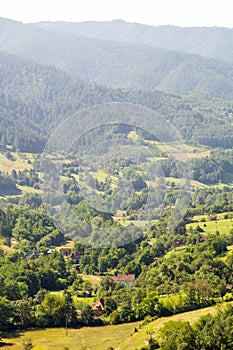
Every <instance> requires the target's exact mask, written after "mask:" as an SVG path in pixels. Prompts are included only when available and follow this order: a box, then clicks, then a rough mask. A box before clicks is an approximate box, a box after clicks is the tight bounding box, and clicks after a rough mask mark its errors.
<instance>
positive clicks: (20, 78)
mask: <svg viewBox="0 0 233 350" xmlns="http://www.w3.org/2000/svg"><path fill="white" fill-rule="evenodd" d="M120 101H122V102H130V103H136V104H140V105H143V106H146V107H149V108H152V109H154V110H156V111H157V112H158V113H160V114H162V115H163V117H165V118H166V119H168V120H170V121H171V122H172V123H173V124H174V125H175V126H176V127H177V129H178V130H179V131H180V133H181V134H182V136H183V138H184V139H185V140H188V142H194V143H195V144H205V145H210V146H211V147H218V146H222V147H226V148H229V145H231V144H232V139H233V128H232V124H231V123H232V117H231V112H232V111H233V106H232V104H231V103H229V102H226V101H224V100H219V99H215V98H209V97H208V96H207V97H206V98H205V97H204V96H202V97H200V96H198V95H190V96H189V97H188V98H182V97H180V96H178V95H172V94H167V93H163V92H161V91H153V92H145V91H130V90H121V89H111V88H106V87H103V86H98V85H94V84H88V83H85V82H83V81H81V80H79V79H77V78H74V77H72V76H70V75H68V74H67V73H65V72H63V71H61V70H57V69H56V68H53V67H48V66H43V65H40V64H37V63H32V62H30V61H27V60H24V59H22V58H20V57H18V56H14V55H10V54H6V53H0V118H1V124H0V140H1V143H2V144H3V145H5V144H8V145H13V146H14V147H15V148H16V149H17V148H19V149H20V150H21V151H33V152H39V151H41V150H42V149H43V147H44V144H45V142H46V140H47V139H48V137H49V134H50V133H51V131H52V130H53V128H54V127H55V126H56V125H58V124H59V123H60V122H61V121H63V120H64V119H65V118H67V117H70V116H71V115H73V114H74V113H76V112H77V111H78V110H80V109H82V108H85V107H88V106H92V105H96V104H102V103H107V102H120Z"/></svg>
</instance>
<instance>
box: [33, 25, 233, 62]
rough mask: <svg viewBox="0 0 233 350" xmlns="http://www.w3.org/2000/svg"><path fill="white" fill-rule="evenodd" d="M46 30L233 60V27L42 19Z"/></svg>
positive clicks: (41, 26)
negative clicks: (73, 21)
mask: <svg viewBox="0 0 233 350" xmlns="http://www.w3.org/2000/svg"><path fill="white" fill-rule="evenodd" d="M37 25H38V26H39V27H40V28H42V29H45V30H52V31H55V32H57V33H65V34H72V35H78V36H85V37H88V38H96V39H103V40H110V41H121V42H126V43H134V44H142V45H150V46H155V47H160V48H164V49H168V50H175V51H182V52H189V53H194V54H197V55H200V56H206V57H212V58H216V59H220V60H223V61H226V62H231V63H232V62H233V28H217V27H213V28H208V27H200V28H195V27H189V28H181V27H175V26H158V27H154V26H148V25H143V24H137V23H128V22H125V21H122V20H114V21H110V22H81V23H69V22H40V23H37Z"/></svg>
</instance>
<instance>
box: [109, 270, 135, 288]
mask: <svg viewBox="0 0 233 350" xmlns="http://www.w3.org/2000/svg"><path fill="white" fill-rule="evenodd" d="M110 277H111V279H112V280H113V281H115V282H121V283H123V284H124V285H125V286H128V287H131V286H132V285H133V283H134V281H135V275H134V274H121V273H119V274H118V275H117V276H110Z"/></svg>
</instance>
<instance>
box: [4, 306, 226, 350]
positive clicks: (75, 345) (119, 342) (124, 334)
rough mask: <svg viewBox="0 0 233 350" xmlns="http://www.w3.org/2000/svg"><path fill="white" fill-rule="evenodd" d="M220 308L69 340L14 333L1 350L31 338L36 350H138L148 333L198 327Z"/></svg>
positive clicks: (52, 333)
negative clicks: (172, 326)
mask: <svg viewBox="0 0 233 350" xmlns="http://www.w3.org/2000/svg"><path fill="white" fill-rule="evenodd" d="M228 304H229V303H228ZM231 304H232V303H231ZM219 307H221V306H219V305H218V306H212V307H208V308H205V309H201V310H195V311H190V312H185V313H182V314H178V315H174V316H170V317H161V318H159V319H157V320H156V321H153V322H151V323H149V324H147V325H142V322H136V323H128V324H123V325H113V326H105V327H84V328H81V329H69V331H68V336H66V335H65V329H63V328H53V329H43V330H31V331H27V332H21V333H19V334H14V333H12V334H9V335H8V337H7V338H4V339H3V340H4V342H5V343H11V344H12V345H8V346H7V345H6V346H3V347H1V349H3V350H7V349H8V350H10V349H11V350H21V349H22V342H23V341H24V340H25V339H27V338H31V339H32V341H33V344H35V347H34V348H33V349H34V350H63V349H64V347H65V346H67V347H69V349H70V350H82V349H86V350H97V349H98V350H107V349H108V348H109V347H110V346H113V347H114V349H117V350H135V349H137V348H139V347H140V346H141V345H142V344H144V342H145V341H146V339H147V338H148V332H152V333H153V334H155V335H156V333H157V332H158V329H159V328H160V327H162V325H163V324H164V323H165V322H167V321H169V320H176V321H190V323H194V322H195V321H197V320H198V319H199V317H200V316H203V315H206V314H208V313H210V314H215V313H216V312H217V311H218V309H219ZM140 325H141V326H140ZM135 328H137V329H138V331H137V332H135V331H134V330H135Z"/></svg>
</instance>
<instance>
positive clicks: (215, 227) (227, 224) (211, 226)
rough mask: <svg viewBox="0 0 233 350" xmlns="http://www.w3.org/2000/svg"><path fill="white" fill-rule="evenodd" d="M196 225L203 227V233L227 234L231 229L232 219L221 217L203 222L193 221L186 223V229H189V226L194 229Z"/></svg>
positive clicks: (232, 226)
mask: <svg viewBox="0 0 233 350" xmlns="http://www.w3.org/2000/svg"><path fill="white" fill-rule="evenodd" d="M197 226H199V227H201V228H202V229H203V231H204V232H203V233H207V234H210V233H216V231H218V232H220V234H226V235H228V234H229V233H230V231H231V230H232V229H233V219H223V220H210V221H205V222H195V223H191V224H187V225H186V229H187V230H189V229H190V228H191V227H192V228H193V229H194V230H195V229H196V228H197Z"/></svg>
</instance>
